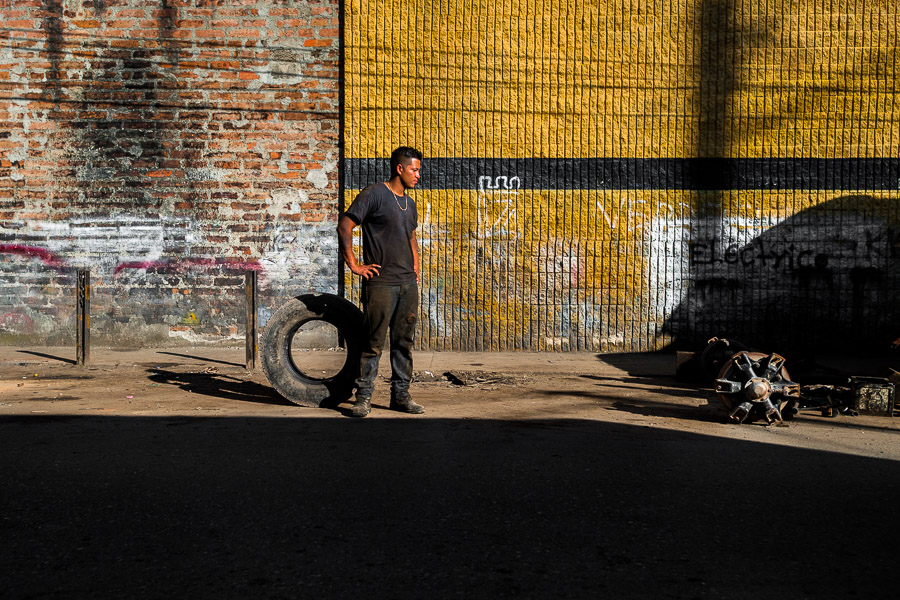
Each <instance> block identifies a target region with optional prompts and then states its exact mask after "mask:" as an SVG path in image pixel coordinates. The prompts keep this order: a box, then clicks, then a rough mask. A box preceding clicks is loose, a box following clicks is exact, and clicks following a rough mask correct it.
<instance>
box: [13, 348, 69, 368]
mask: <svg viewBox="0 0 900 600" xmlns="http://www.w3.org/2000/svg"><path fill="white" fill-rule="evenodd" d="M16 352H19V353H20V354H31V355H32V356H40V357H41V358H49V359H50V360H58V361H59V362H64V363H66V364H70V365H74V364H75V361H74V360H73V359H71V358H63V357H62V356H55V355H53V354H45V353H43V352H35V351H33V350H17V351H16Z"/></svg>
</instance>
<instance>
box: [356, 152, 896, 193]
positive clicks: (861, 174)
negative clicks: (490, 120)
mask: <svg viewBox="0 0 900 600" xmlns="http://www.w3.org/2000/svg"><path fill="white" fill-rule="evenodd" d="M344 167H345V170H344V187H345V188H346V189H362V188H364V187H365V186H367V185H369V184H372V183H377V182H379V181H384V180H385V179H387V177H388V174H389V173H388V172H389V163H388V159H386V158H384V159H382V158H350V159H345V161H344ZM417 187H418V188H419V189H430V190H435V189H437V190H442V189H454V190H479V189H532V190H534V189H546V190H900V158H426V160H425V161H423V169H422V179H421V181H420V182H419V185H418V186H417Z"/></svg>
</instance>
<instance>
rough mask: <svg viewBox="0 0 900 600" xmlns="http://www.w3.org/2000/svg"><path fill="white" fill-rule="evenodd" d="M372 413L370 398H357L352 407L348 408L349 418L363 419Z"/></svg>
mask: <svg viewBox="0 0 900 600" xmlns="http://www.w3.org/2000/svg"><path fill="white" fill-rule="evenodd" d="M370 412H372V398H371V397H370V396H357V397H356V401H355V402H353V406H351V407H350V416H351V417H365V416H366V415H368V414H369V413H370Z"/></svg>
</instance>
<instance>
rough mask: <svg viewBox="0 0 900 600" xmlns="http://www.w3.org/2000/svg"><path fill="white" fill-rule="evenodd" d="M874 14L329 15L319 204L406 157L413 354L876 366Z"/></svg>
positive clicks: (557, 3)
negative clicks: (333, 135)
mask: <svg viewBox="0 0 900 600" xmlns="http://www.w3.org/2000/svg"><path fill="white" fill-rule="evenodd" d="M898 14H900V9H898V7H897V4H896V3H895V2H892V1H888V0H882V1H872V0H855V1H845V0H808V1H793V2H792V1H788V0H769V1H749V0H747V1H741V0H684V1H680V2H669V1H665V2H664V1H660V0H618V1H612V2H600V1H576V0H554V1H541V0H494V1H489V2H487V1H483V0H469V1H465V2H462V1H449V0H444V1H424V0H420V1H414V0H413V1H409V0H404V1H402V2H401V1H395V2H392V1H386V0H346V1H345V3H344V14H343V20H344V21H343V22H344V82H343V84H344V129H343V143H344V159H345V160H344V163H343V165H342V168H343V174H344V176H343V184H344V202H345V204H347V205H349V203H350V202H351V201H352V199H353V197H354V196H355V194H356V193H358V191H359V189H361V187H363V186H364V185H366V184H368V183H373V182H376V181H381V180H383V179H384V178H385V175H386V168H385V166H384V165H385V158H386V157H388V156H389V155H390V152H391V150H392V149H393V148H394V147H396V146H398V145H411V146H414V147H416V148H418V149H419V150H421V151H422V152H423V153H424V155H425V157H426V158H425V161H424V167H425V171H424V172H425V177H424V179H423V182H422V185H421V186H420V189H416V190H415V191H413V192H412V194H411V195H412V197H413V198H414V199H415V200H416V202H417V204H418V207H419V214H420V229H419V239H420V241H421V254H422V268H423V281H422V291H421V293H422V310H421V321H420V323H421V327H420V330H419V345H420V346H421V347H427V348H433V349H485V350H506V349H532V350H575V349H584V350H595V351H630V350H655V349H660V348H662V347H664V346H666V345H668V344H671V343H673V342H682V343H684V344H691V343H693V344H696V343H698V342H700V341H705V340H706V339H708V338H709V337H712V336H713V335H719V336H722V335H727V336H732V337H738V338H742V341H745V342H746V343H750V344H754V345H764V346H765V345H769V346H776V347H777V348H772V349H781V348H782V347H784V346H787V347H796V346H803V345H807V346H808V345H810V344H822V343H826V342H827V340H829V339H831V340H834V339H835V336H838V337H839V338H840V340H841V343H842V344H844V345H849V344H857V345H860V346H862V345H873V344H875V345H877V344H883V343H886V341H887V340H886V338H887V337H888V336H889V335H890V333H891V332H892V331H897V328H896V327H895V326H894V325H893V323H894V322H896V321H897V320H898V319H897V316H898V310H897V304H896V302H895V301H894V300H893V297H894V296H895V295H896V294H897V292H898V291H900V290H898V288H900V284H898V281H900V275H898V262H897V259H898V255H900V237H898V235H897V227H898V221H900V209H898V198H900V192H898V189H900V166H898V164H900V161H898V157H900V131H898V125H900V94H898V84H897V75H898V69H900V67H898V64H900V63H898V58H900V56H898V54H900V50H898V46H900V44H898V30H900V28H898V24H900V21H898ZM345 284H346V285H347V289H348V290H349V295H350V296H351V297H354V298H355V297H358V282H356V281H353V280H352V279H351V278H350V275H349V272H348V273H347V275H346V276H345ZM892 328H893V329H892ZM898 335H900V332H898Z"/></svg>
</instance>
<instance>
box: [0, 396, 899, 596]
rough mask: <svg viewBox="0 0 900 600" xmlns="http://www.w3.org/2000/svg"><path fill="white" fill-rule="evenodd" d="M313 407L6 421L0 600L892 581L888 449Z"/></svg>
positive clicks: (554, 591)
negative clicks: (883, 454) (371, 414)
mask: <svg viewBox="0 0 900 600" xmlns="http://www.w3.org/2000/svg"><path fill="white" fill-rule="evenodd" d="M473 393H476V392H473ZM304 414H309V413H302V412H301V413H298V416H295V417H289V418H285V417H278V418H266V417H228V418H214V417H211V418H202V417H188V416H171V417H166V416H159V417H147V416H80V415H6V416H2V417H0V453H2V457H3V459H2V461H0V478H2V482H3V487H2V493H0V523H2V526H0V538H2V544H0V565H2V574H0V596H2V597H4V598H16V599H18V598H164V597H167V598H168V597H184V598H212V597H215V598H312V597H389V598H457V597H458V598H493V597H529V598H585V597H592V598H594V597H611V598H748V599H749V598H752V599H754V600H756V599H758V598H791V599H796V598H854V597H858V598H872V597H888V596H893V595H894V594H895V593H896V592H895V591H894V590H895V588H896V575H895V570H896V567H897V562H898V555H897V548H898V542H900V538H898V533H900V527H898V524H897V514H896V507H897V505H898V487H900V462H898V461H895V460H885V459H879V458H872V457H866V456H859V455H853V454H848V453H839V452H827V451H822V450H811V449H804V448H797V447H789V446H784V445H781V444H768V443H763V442H759V441H745V440H740V439H733V438H729V437H725V436H707V435H701V434H697V433H692V432H687V431H675V430H670V429H665V428H658V427H652V426H645V425H640V424H624V423H615V422H602V421H598V420H592V419H555V418H544V419H497V420H492V419H490V418H480V419H473V418H458V419H451V418H440V417H435V416H429V415H426V416H425V417H424V418H416V417H401V418H393V419H364V420H351V419H346V418H318V417H306V416H303V415H304ZM884 435H896V432H895V431H891V432H887V433H885V434H884Z"/></svg>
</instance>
